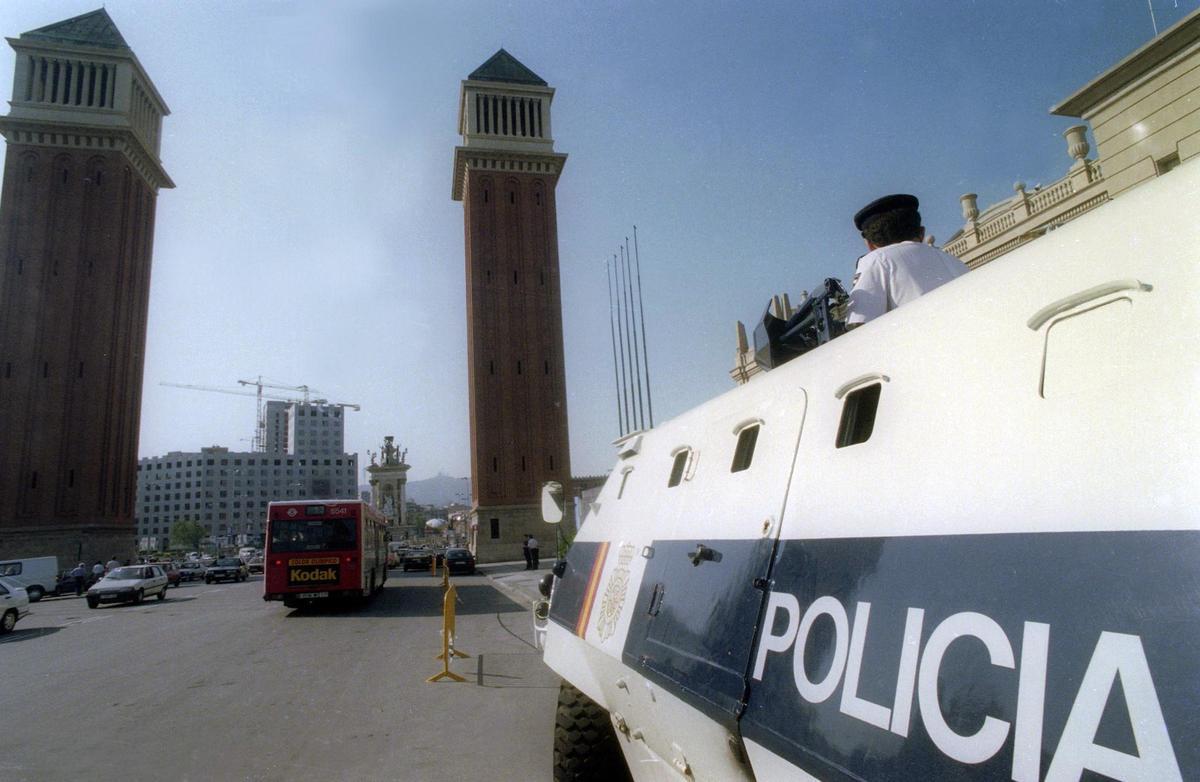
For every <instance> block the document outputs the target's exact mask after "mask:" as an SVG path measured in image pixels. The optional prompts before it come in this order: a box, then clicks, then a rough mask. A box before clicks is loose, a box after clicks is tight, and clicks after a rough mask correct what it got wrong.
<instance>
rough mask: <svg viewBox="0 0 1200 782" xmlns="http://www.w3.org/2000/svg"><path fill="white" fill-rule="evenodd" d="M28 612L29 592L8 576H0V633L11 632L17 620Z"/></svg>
mask: <svg viewBox="0 0 1200 782" xmlns="http://www.w3.org/2000/svg"><path fill="white" fill-rule="evenodd" d="M28 614H29V594H28V593H27V592H26V591H25V587H23V586H21V585H20V584H18V583H17V582H16V581H13V580H12V579H10V578H0V635H2V634H4V633H11V632H12V629H13V628H14V627H16V626H17V620H18V619H20V618H21V617H23V616H27V615H28Z"/></svg>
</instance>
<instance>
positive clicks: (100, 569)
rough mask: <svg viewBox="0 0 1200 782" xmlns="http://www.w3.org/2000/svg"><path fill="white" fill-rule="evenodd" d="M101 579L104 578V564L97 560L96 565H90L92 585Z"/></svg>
mask: <svg viewBox="0 0 1200 782" xmlns="http://www.w3.org/2000/svg"><path fill="white" fill-rule="evenodd" d="M102 578H104V563H103V562H101V561H100V560H98V559H97V560H96V564H94V565H92V583H93V584H94V583H96V582H97V581H99V580H100V579H102Z"/></svg>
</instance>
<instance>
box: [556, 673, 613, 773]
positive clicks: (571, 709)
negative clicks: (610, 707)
mask: <svg viewBox="0 0 1200 782" xmlns="http://www.w3.org/2000/svg"><path fill="white" fill-rule="evenodd" d="M631 779H632V777H630V776H629V769H628V768H626V766H625V758H624V756H623V755H622V754H621V745H620V744H618V743H617V732H616V731H615V730H614V729H613V725H612V721H611V720H610V719H609V717H608V712H607V711H605V710H604V709H602V708H600V705H599V704H598V703H596V702H595V701H593V700H592V699H591V698H589V697H588V696H586V695H584V694H583V693H582V692H580V691H579V690H577V689H575V687H573V686H571V685H570V684H568V683H567V682H563V683H562V686H561V687H560V688H559V690H558V711H557V713H556V714H555V717H554V782H588V781H589V780H597V781H599V780H604V782H620V780H631Z"/></svg>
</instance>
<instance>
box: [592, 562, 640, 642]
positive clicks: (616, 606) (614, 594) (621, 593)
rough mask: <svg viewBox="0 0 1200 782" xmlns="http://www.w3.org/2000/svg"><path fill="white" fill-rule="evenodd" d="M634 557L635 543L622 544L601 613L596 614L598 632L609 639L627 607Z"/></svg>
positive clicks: (603, 637)
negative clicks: (631, 564) (626, 599)
mask: <svg viewBox="0 0 1200 782" xmlns="http://www.w3.org/2000/svg"><path fill="white" fill-rule="evenodd" d="M632 559H633V544H631V543H626V544H624V545H623V546H621V551H620V553H619V554H618V555H617V566H616V567H615V568H613V572H612V575H611V576H609V577H608V584H606V585H605V587H604V597H603V598H601V600H600V613H599V614H598V615H597V616H596V634H597V635H599V636H600V640H601V641H607V640H608V639H609V638H611V637H612V634H613V632H615V631H616V629H617V619H618V618H619V617H620V616H621V609H622V608H624V607H625V593H626V592H628V591H629V562H630V560H632Z"/></svg>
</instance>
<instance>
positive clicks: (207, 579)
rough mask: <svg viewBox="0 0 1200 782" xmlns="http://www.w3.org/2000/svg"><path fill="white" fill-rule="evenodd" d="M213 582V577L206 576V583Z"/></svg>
mask: <svg viewBox="0 0 1200 782" xmlns="http://www.w3.org/2000/svg"><path fill="white" fill-rule="evenodd" d="M212 582H213V580H212V579H211V578H209V577H208V576H205V577H204V583H206V584H211V583H212Z"/></svg>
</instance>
